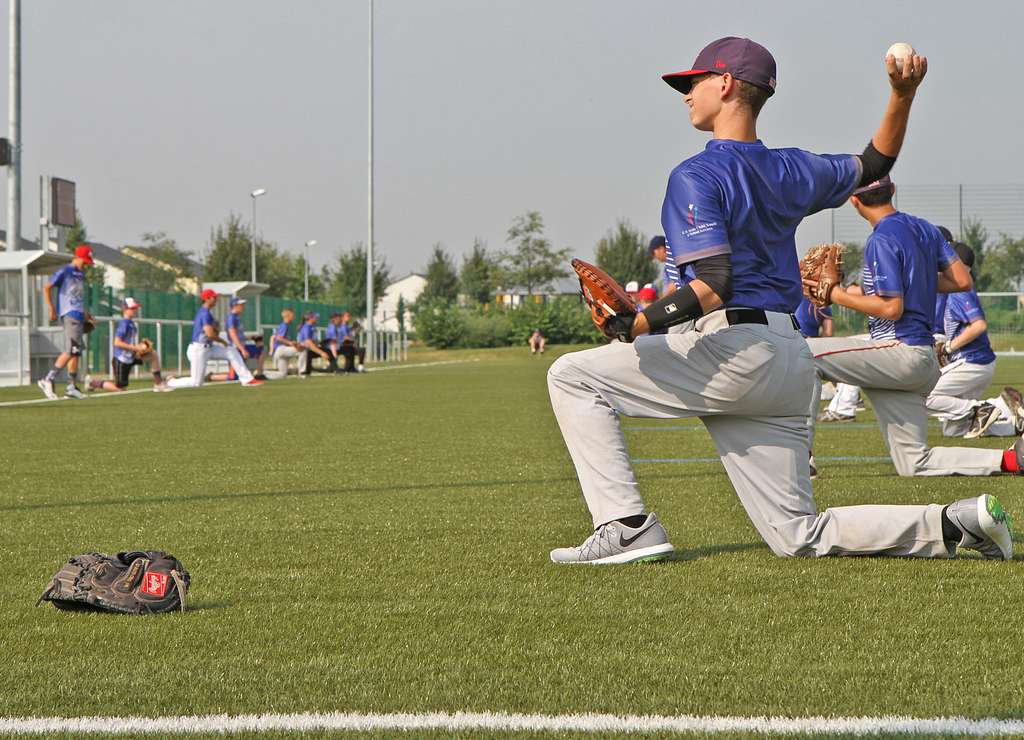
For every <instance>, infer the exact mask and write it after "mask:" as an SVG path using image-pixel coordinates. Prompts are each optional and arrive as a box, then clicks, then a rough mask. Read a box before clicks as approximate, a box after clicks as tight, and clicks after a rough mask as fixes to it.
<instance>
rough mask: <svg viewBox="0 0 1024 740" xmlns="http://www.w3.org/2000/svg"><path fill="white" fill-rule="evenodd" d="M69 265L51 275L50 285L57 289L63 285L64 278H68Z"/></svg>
mask: <svg viewBox="0 0 1024 740" xmlns="http://www.w3.org/2000/svg"><path fill="white" fill-rule="evenodd" d="M70 267H71V266H70V265H64V267H62V268H60V269H59V270H57V272H55V273H53V277H51V278H50V285H55V286H57V287H58V288H60V286H61V285H62V284H63V283H64V278H66V277H67V276H68V271H69V269H70Z"/></svg>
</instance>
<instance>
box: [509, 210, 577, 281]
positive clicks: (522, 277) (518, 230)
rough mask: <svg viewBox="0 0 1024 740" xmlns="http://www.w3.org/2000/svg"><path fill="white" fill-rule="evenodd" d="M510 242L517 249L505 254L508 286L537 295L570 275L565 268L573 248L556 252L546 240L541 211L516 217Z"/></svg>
mask: <svg viewBox="0 0 1024 740" xmlns="http://www.w3.org/2000/svg"><path fill="white" fill-rule="evenodd" d="M507 241H509V242H510V243H512V244H513V245H514V247H513V249H512V250H511V251H509V252H506V253H504V255H503V260H502V261H503V262H504V263H505V269H506V273H505V275H504V276H503V281H504V282H505V287H507V288H514V287H521V288H526V292H527V294H529V295H533V293H534V291H537V290H544V289H545V288H549V287H551V285H552V284H553V283H554V282H555V281H556V280H558V279H559V278H563V277H566V276H567V275H568V274H569V271H568V270H567V269H566V267H565V261H566V260H567V259H568V258H569V249H568V248H565V249H552V247H551V242H550V241H549V240H548V239H547V238H545V237H544V219H543V218H541V215H540V213H538V212H537V211H528V212H527V213H525V214H524V215H522V216H518V217H516V219H515V220H514V221H513V222H512V226H510V227H509V230H508V239H507Z"/></svg>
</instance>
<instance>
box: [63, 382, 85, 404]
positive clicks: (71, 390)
mask: <svg viewBox="0 0 1024 740" xmlns="http://www.w3.org/2000/svg"><path fill="white" fill-rule="evenodd" d="M64 398H74V399H76V400H78V401H84V400H85V399H86V398H88V396H86V395H85V394H84V393H82V391H80V390H78V388H76V387H75V386H73V385H69V386H68V387H67V388H65V389H64Z"/></svg>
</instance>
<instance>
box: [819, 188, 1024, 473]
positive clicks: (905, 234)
mask: <svg viewBox="0 0 1024 740" xmlns="http://www.w3.org/2000/svg"><path fill="white" fill-rule="evenodd" d="M895 192H896V190H895V186H894V185H893V184H892V181H891V180H890V179H889V178H888V176H886V177H884V178H881V179H879V180H877V181H875V182H872V183H869V184H868V185H866V186H863V187H861V188H859V189H857V190H855V191H854V193H853V194H852V195H851V197H850V201H851V203H852V204H853V206H854V208H856V210H857V213H859V214H860V216H861V217H862V218H864V219H865V220H866V221H868V222H869V223H870V224H871V226H872V227H873V230H872V233H871V235H870V236H869V237H868V240H867V243H866V245H865V247H864V268H863V276H862V277H863V281H862V285H861V288H862V292H863V295H861V294H860V293H859V292H850V291H847V290H845V289H844V288H842V287H841V286H838V285H836V286H833V287H831V288H829V289H827V290H826V291H825V292H824V294H823V295H817V294H816V293H815V290H816V287H815V286H814V285H813V284H810V282H809V283H808V284H807V287H808V291H809V293H810V294H811V298H812V299H814V300H816V302H818V303H819V304H820V303H822V302H824V303H828V302H830V301H831V302H834V303H836V304H837V305H840V306H845V307H846V308H850V309H853V310H854V311H859V312H861V313H864V314H867V316H868V329H869V331H870V334H871V338H870V339H868V340H864V339H854V338H852V337H843V338H830V339H821V338H819V339H808V340H807V344H808V346H809V347H810V348H811V351H812V352H813V353H814V359H815V368H816V371H817V381H816V383H815V392H814V395H813V397H812V399H811V405H810V419H811V421H810V436H811V443H812V445H813V442H814V431H815V422H816V420H817V410H818V406H819V397H820V395H821V381H822V380H831V381H833V382H835V383H848V384H850V385H856V386H859V387H861V388H862V389H863V390H864V392H865V393H866V394H867V396H868V397H869V398H870V399H871V401H872V404H873V405H874V409H875V414H876V416H877V417H878V425H879V428H880V430H881V432H882V435H883V437H884V438H885V442H886V447H888V449H889V455H890V456H891V457H892V461H893V465H894V466H895V467H896V472H897V474H898V475H901V476H913V475H922V476H936V475H992V474H994V473H999V472H1012V473H1017V472H1019V471H1020V469H1021V467H1022V466H1024V459H1022V456H1024V442H1022V441H1021V440H1018V442H1017V444H1016V445H1015V446H1014V447H1013V448H1011V449H1009V450H1005V451H1004V450H985V449H976V448H971V447H932V448H929V446H928V408H927V406H926V397H927V396H928V395H929V394H930V393H931V392H932V389H933V388H935V386H936V383H937V382H940V378H941V373H940V370H939V363H938V361H937V359H936V355H935V350H934V347H933V341H934V340H933V337H932V323H933V317H934V313H935V301H936V295H937V293H938V292H943V293H951V294H953V295H951V296H950V298H949V301H951V302H956V301H957V300H959V299H958V298H957V296H958V295H961V291H967V290H970V289H971V286H972V280H971V274H970V272H969V271H968V270H967V268H966V267H965V266H964V264H963V262H961V260H960V258H959V257H958V256H957V254H956V252H955V251H954V250H953V247H952V246H951V245H950V244H949V243H948V242H947V241H946V240H945V239H944V238H943V237H942V234H941V233H940V232H939V230H938V228H936V227H935V226H934V225H932V224H930V223H928V222H927V221H925V220H924V219H920V218H917V217H915V216H911V215H909V214H906V213H901V212H900V211H897V210H896V209H895V208H894V207H893V205H892V199H893V195H894V194H895ZM986 385H987V381H986ZM968 408H969V406H968ZM811 468H812V473H811V474H812V476H814V475H816V473H817V466H816V465H815V463H814V460H813V458H812V459H811Z"/></svg>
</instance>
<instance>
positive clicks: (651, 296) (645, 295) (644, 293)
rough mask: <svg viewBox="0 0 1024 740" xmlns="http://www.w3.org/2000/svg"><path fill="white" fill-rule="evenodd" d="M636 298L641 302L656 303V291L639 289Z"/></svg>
mask: <svg viewBox="0 0 1024 740" xmlns="http://www.w3.org/2000/svg"><path fill="white" fill-rule="evenodd" d="M636 297H637V298H639V299H640V300H641V301H656V300H658V291H656V290H655V289H654V288H641V289H640V292H639V293H637V295H636Z"/></svg>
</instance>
